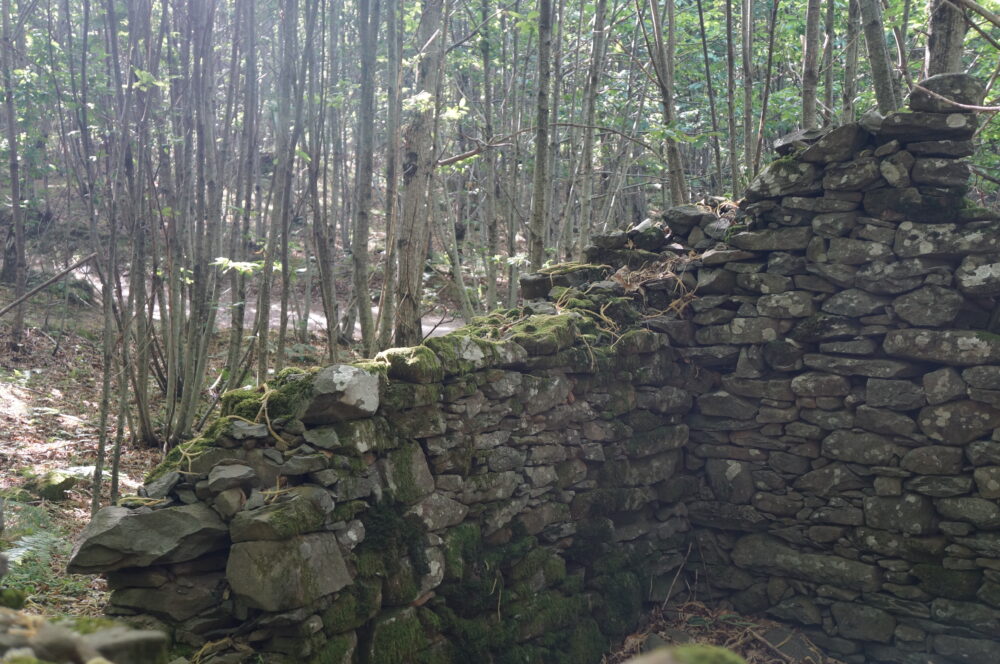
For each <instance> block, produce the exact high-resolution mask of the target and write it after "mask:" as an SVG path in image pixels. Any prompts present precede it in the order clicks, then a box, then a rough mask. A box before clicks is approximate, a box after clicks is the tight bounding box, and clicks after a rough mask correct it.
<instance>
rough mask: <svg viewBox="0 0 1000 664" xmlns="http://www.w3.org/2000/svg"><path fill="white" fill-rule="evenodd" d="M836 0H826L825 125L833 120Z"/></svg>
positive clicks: (824, 47) (824, 52)
mask: <svg viewBox="0 0 1000 664" xmlns="http://www.w3.org/2000/svg"><path fill="white" fill-rule="evenodd" d="M835 19H836V1H835V0H826V25H825V26H824V32H825V33H826V40H825V41H824V42H823V109H822V113H823V125H824V126H826V125H829V124H831V123H832V122H833V40H834V37H835V34H834V30H835V29H836V21H835Z"/></svg>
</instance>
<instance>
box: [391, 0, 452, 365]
mask: <svg viewBox="0 0 1000 664" xmlns="http://www.w3.org/2000/svg"><path fill="white" fill-rule="evenodd" d="M446 3H447V0H425V2H424V3H423V5H422V7H421V12H420V24H419V26H418V28H417V43H418V44H422V45H423V53H422V56H421V58H420V62H419V64H418V66H417V80H416V85H415V86H414V89H415V92H416V93H421V92H425V93H427V94H429V95H431V97H432V98H436V96H437V91H438V81H439V80H440V72H441V65H442V62H443V60H444V30H443V16H444V14H445V5H446ZM426 106H427V107H423V108H420V109H417V110H416V111H415V112H414V114H413V116H412V118H411V119H410V122H409V124H408V125H407V126H406V129H405V131H404V132H403V154H402V165H403V168H402V173H403V187H404V193H403V205H402V209H401V216H400V229H399V235H398V239H397V243H398V251H399V300H398V303H397V310H398V317H397V318H396V335H395V336H396V339H395V341H396V343H397V344H399V345H401V346H412V345H416V344H419V343H420V342H421V341H422V340H423V331H422V328H421V324H420V313H421V312H420V304H421V296H422V294H423V283H422V281H423V280H422V278H421V277H422V275H423V268H424V262H425V257H426V251H427V241H428V237H429V231H430V228H429V224H428V214H429V209H428V208H429V196H430V190H429V186H430V177H431V174H432V172H433V170H434V166H435V163H436V155H435V154H434V152H433V148H432V145H433V143H432V138H433V135H434V125H435V123H436V121H437V104H436V103H435V104H428V105H426Z"/></svg>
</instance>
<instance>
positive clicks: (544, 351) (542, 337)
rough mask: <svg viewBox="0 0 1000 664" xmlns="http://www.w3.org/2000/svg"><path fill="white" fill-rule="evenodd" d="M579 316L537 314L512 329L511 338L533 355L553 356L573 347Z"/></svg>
mask: <svg viewBox="0 0 1000 664" xmlns="http://www.w3.org/2000/svg"><path fill="white" fill-rule="evenodd" d="M578 320H579V315H578V314H557V315H547V314H536V315H534V316H528V317H527V318H525V319H524V320H522V321H520V322H519V323H517V324H515V325H513V326H512V327H511V329H510V335H511V336H510V338H511V339H512V340H513V341H514V342H516V343H517V344H519V345H520V346H522V347H523V348H524V349H525V350H526V351H528V353H529V354H532V355H553V354H555V353H558V352H559V351H561V350H562V349H564V348H569V347H570V346H572V345H573V342H574V341H575V340H576V336H577V321H578Z"/></svg>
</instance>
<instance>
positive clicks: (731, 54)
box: [723, 2, 740, 198]
mask: <svg viewBox="0 0 1000 664" xmlns="http://www.w3.org/2000/svg"><path fill="white" fill-rule="evenodd" d="M723 5H724V6H725V8H726V105H727V108H728V113H727V115H728V118H727V119H728V120H729V136H728V138H729V169H730V179H731V180H732V183H731V184H732V195H733V198H736V197H737V192H738V191H739V188H740V160H739V155H737V153H736V36H735V34H734V31H733V5H732V3H731V2H724V3H723Z"/></svg>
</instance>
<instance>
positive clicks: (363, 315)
mask: <svg viewBox="0 0 1000 664" xmlns="http://www.w3.org/2000/svg"><path fill="white" fill-rule="evenodd" d="M379 13H380V2H379V0H374V2H373V1H372V0H359V2H358V34H359V36H360V40H361V45H360V50H361V53H360V57H361V89H360V93H359V108H358V142H357V145H356V149H357V173H356V175H357V180H356V183H355V191H356V192H357V201H356V202H355V207H354V240H353V244H352V249H351V260H352V263H353V266H354V296H355V300H356V302H357V305H358V321H359V322H360V323H361V345H362V348H363V349H364V352H365V354H366V355H368V356H370V355H371V354H372V351H373V350H374V348H375V321H374V320H373V318H372V303H371V295H370V294H369V292H368V234H369V227H370V224H371V222H370V219H369V217H370V215H371V208H372V176H373V171H374V167H373V157H374V151H375V144H374V133H375V55H376V53H375V48H376V47H375V41H376V39H377V37H378V26H379Z"/></svg>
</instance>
